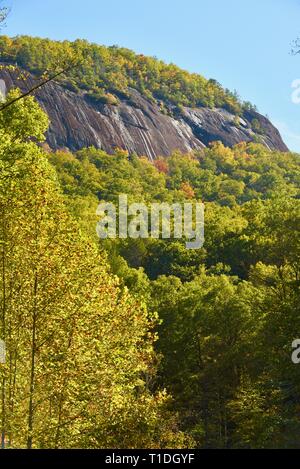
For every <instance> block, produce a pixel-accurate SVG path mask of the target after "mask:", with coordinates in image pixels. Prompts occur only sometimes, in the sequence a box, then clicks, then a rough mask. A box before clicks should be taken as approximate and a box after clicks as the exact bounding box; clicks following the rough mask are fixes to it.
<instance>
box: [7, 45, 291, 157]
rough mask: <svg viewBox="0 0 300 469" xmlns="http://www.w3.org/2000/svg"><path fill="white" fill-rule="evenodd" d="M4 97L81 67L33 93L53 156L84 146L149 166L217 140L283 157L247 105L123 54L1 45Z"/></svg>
mask: <svg viewBox="0 0 300 469" xmlns="http://www.w3.org/2000/svg"><path fill="white" fill-rule="evenodd" d="M0 55H1V62H2V65H7V64H14V65H15V64H16V65H17V66H18V67H19V68H21V69H22V70H26V71H27V72H28V76H27V79H26V80H24V79H20V74H19V72H16V71H12V70H11V69H8V68H7V67H1V69H0V79H1V80H2V82H1V89H2V90H3V91H4V90H6V91H7V90H9V89H11V88H12V87H19V88H21V89H22V90H24V91H26V90H27V89H28V87H31V86H34V85H35V84H36V78H37V76H40V75H41V74H42V73H43V72H44V71H45V70H49V69H51V68H53V67H54V65H56V66H57V62H58V61H59V57H64V58H65V59H66V60H68V59H69V60H71V59H73V58H74V57H76V58H77V59H78V58H79V59H80V61H81V65H80V66H78V67H76V68H75V69H73V70H71V71H70V72H69V73H68V74H67V76H65V77H64V78H63V79H60V80H58V81H57V82H52V83H49V84H47V85H46V86H44V87H43V88H42V89H40V90H38V91H37V92H36V98H37V100H38V101H39V103H40V104H41V106H42V107H43V108H44V110H45V111H46V112H47V114H48V115H49V117H50V121H51V125H50V128H49V131H48V134H47V142H48V144H49V146H50V147H51V148H52V149H61V148H68V149H70V150H73V151H74V150H78V149H81V148H83V147H87V146H95V147H97V148H102V149H104V150H105V151H107V152H108V153H112V152H113V151H114V149H115V148H116V147H118V148H123V149H126V150H128V151H129V152H130V153H136V154H138V155H146V156H148V158H150V159H154V158H155V157H157V156H159V155H166V156H168V155H170V154H171V153H172V152H173V151H174V150H181V151H183V152H187V151H190V150H192V149H198V148H203V147H205V146H208V145H209V144H210V143H211V142H213V141H216V140H219V141H222V142H223V143H224V144H225V145H227V146H230V147H231V146H233V145H235V144H237V143H239V142H242V141H246V142H249V141H255V142H260V143H262V144H264V145H265V146H266V147H268V148H269V149H271V150H280V151H283V152H284V151H288V148H287V147H286V145H285V144H284V142H283V141H282V138H281V136H280V134H279V132H278V130H277V129H276V128H275V127H274V126H273V125H272V124H271V122H270V121H269V120H268V119H267V118H266V117H264V116H262V115H260V114H259V113H258V112H257V110H256V109H255V108H254V107H253V106H251V105H250V104H249V103H242V102H241V101H240V100H239V98H238V97H237V96H236V95H235V94H233V93H231V92H230V91H229V90H224V89H223V88H222V87H221V85H220V84H219V83H218V82H216V81H215V80H206V79H205V78H204V77H202V76H201V75H196V74H189V73H188V72H185V71H183V70H181V69H180V68H178V67H176V66H175V65H172V64H171V65H166V64H164V63H163V62H161V61H158V60H157V59H155V58H151V57H144V56H142V55H136V54H134V53H133V52H132V51H129V50H127V49H121V48H118V47H110V48H106V47H103V46H97V45H95V44H89V43H87V42H86V41H75V42H73V43H71V42H68V41H64V42H56V41H50V40H48V39H38V38H30V37H17V38H14V39H10V38H7V37H5V36H2V37H1V38H0Z"/></svg>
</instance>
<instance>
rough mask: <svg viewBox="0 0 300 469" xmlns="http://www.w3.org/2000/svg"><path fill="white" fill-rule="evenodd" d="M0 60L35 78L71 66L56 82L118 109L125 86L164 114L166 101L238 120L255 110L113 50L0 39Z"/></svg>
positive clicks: (81, 43) (191, 77) (172, 70)
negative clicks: (221, 111) (219, 111)
mask: <svg viewBox="0 0 300 469" xmlns="http://www.w3.org/2000/svg"><path fill="white" fill-rule="evenodd" d="M0 56H1V61H2V62H3V63H6V62H8V63H12V64H14V65H17V66H18V67H21V68H23V69H25V70H28V71H30V72H32V73H34V74H35V75H43V74H44V73H45V71H49V70H54V69H56V68H57V67H59V66H62V67H64V66H65V65H66V64H67V63H68V64H70V63H73V64H74V65H75V64H76V66H74V67H73V68H72V69H71V70H69V71H68V73H67V75H65V76H64V77H63V78H61V83H62V84H63V85H64V86H65V87H67V88H68V89H70V90H72V91H76V92H82V93H84V94H86V95H87V97H89V98H90V99H92V100H95V101H99V102H105V103H109V104H113V105H117V104H118V98H120V97H123V98H126V97H128V98H129V94H128V87H132V88H135V89H137V90H138V91H140V92H141V93H142V94H143V95H144V96H146V97H147V98H148V99H150V100H155V101H159V102H160V105H161V107H162V111H164V112H168V110H167V109H166V108H165V106H164V103H165V102H166V101H168V102H169V103H171V104H173V105H174V106H176V107H177V108H179V109H180V107H181V106H191V107H193V106H198V107H199V106H206V107H220V108H224V109H227V110H228V111H231V112H233V113H234V114H237V115H238V114H242V112H243V110H245V109H249V108H254V107H253V106H252V105H251V104H250V103H248V102H245V103H243V102H241V100H240V98H239V96H238V95H237V93H236V92H234V93H232V92H231V91H230V90H228V89H226V90H224V89H223V88H222V86H221V85H220V84H219V83H218V82H217V81H216V80H214V79H210V80H207V79H206V78H204V77H203V76H201V75H199V74H196V73H193V74H191V73H189V72H186V71H184V70H182V69H180V68H179V67H177V66H176V65H174V64H165V63H164V62H163V61H161V60H158V59H156V58H155V57H154V58H153V57H147V56H144V55H142V54H139V55H138V54H136V53H134V52H133V51H131V50H129V49H125V48H121V47H118V46H112V47H105V46H100V45H98V44H90V43H89V42H88V41H85V40H77V41H74V42H69V41H62V42H59V41H52V40H50V39H40V38H32V37H29V36H18V37H16V38H9V37H6V36H0Z"/></svg>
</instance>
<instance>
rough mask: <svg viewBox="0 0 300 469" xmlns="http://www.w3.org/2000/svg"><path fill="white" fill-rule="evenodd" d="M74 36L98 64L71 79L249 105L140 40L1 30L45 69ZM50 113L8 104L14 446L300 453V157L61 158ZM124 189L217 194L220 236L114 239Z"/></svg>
mask: <svg viewBox="0 0 300 469" xmlns="http://www.w3.org/2000/svg"><path fill="white" fill-rule="evenodd" d="M62 46H63V47H64V50H66V48H69V50H70V57H71V56H72V54H73V53H74V50H75V51H76V54H79V52H80V54H82V55H84V56H85V60H86V63H85V65H84V66H82V70H79V74H75V72H74V77H72V73H71V76H68V78H64V80H65V86H72V87H75V88H76V89H77V88H80V89H81V90H82V91H84V90H86V92H88V93H90V92H91V93H93V94H97V93H98V94H101V93H102V95H103V96H104V95H105V96H106V97H107V93H112V91H113V90H114V93H115V94H113V96H115V97H117V96H118V93H120V92H126V89H125V88H124V86H125V85H126V86H125V87H127V86H136V87H137V88H138V89H140V90H142V91H143V92H144V93H145V94H147V96H148V97H149V99H150V98H153V99H157V98H164V99H168V100H171V101H172V100H173V102H174V104H176V105H182V104H183V105H212V106H213V105H218V106H221V107H222V106H223V107H226V108H228V107H230V108H232V107H236V108H237V109H236V112H240V111H239V110H240V109H241V107H242V104H241V103H240V102H239V101H238V100H237V99H236V98H235V97H234V96H233V95H232V94H230V93H228V92H226V91H224V90H222V89H221V88H220V87H219V85H218V84H217V83H215V82H212V81H207V80H205V79H204V78H202V77H200V76H198V75H190V74H188V73H187V72H183V71H181V70H180V69H178V68H177V67H175V66H173V65H165V64H163V63H162V62H159V61H158V60H156V59H151V58H146V57H143V56H138V55H135V54H133V53H132V52H131V51H128V50H126V49H120V48H117V47H112V48H104V47H100V46H96V45H88V44H87V43H86V42H85V41H76V42H75V43H66V42H65V43H62V44H61V43H57V42H53V41H46V40H43V41H41V40H39V39H32V38H27V37H20V38H16V39H9V38H5V37H2V38H1V43H0V50H1V55H2V57H4V59H3V60H7V61H9V62H12V61H15V62H16V63H17V64H18V65H19V66H24V65H25V64H26V68H27V69H29V70H31V71H34V72H39V73H41V72H42V71H45V70H46V69H48V68H50V67H51V65H52V61H55V60H56V59H57V57H58V56H60V54H61V49H60V47H62ZM92 64H93V65H92ZM143 65H144V66H143ZM79 68H80V67H79ZM17 96H18V91H16V90H14V91H11V93H10V95H9V96H8V98H7V99H8V100H12V99H14V98H15V97H17ZM98 97H99V96H98ZM97 99H98V98H97ZM99 99H100V98H99ZM111 99H112V98H111ZM48 124H49V122H48V118H47V116H46V115H45V114H44V113H43V111H42V110H41V109H40V108H39V106H38V104H37V103H36V101H35V100H34V98H32V97H29V98H28V97H27V98H25V99H22V100H20V101H17V102H16V103H15V104H13V105H11V106H9V107H8V108H6V109H5V110H4V111H2V112H0V211H1V218H0V244H1V253H0V261H1V262H0V265H1V275H0V300H1V325H0V337H1V338H2V339H3V340H4V341H5V343H6V356H7V360H6V364H0V378H1V382H0V386H1V395H0V398H1V405H0V424H1V435H2V446H6V447H13V448H18V447H27V448H78V447H80V448H112V447H114V448H146V447H148V448H176V447H178V448H179V447H181V448H191V447H197V448H280V447H283V448H295V447H296V448H299V447H300V442H299V437H298V435H299V431H300V414H299V410H300V374H299V366H300V365H299V366H296V365H294V364H293V363H292V360H291V354H292V342H293V340H294V339H296V338H299V331H300V314H299V313H300V288H299V286H300V259H299V257H300V249H299V242H300V239H299V227H300V169H299V155H298V154H293V153H279V152H271V151H269V150H268V149H266V148H265V147H263V146H262V145H259V144H254V143H251V144H244V143H241V144H239V145H237V146H236V147H234V148H232V149H229V148H226V147H224V146H223V145H222V144H221V143H218V142H216V143H214V144H213V145H212V146H211V147H210V148H207V149H204V150H201V151H197V152H194V153H190V154H186V155H185V154H181V153H179V152H174V154H173V155H171V156H170V157H168V158H158V159H157V160H156V161H155V162H153V163H152V162H150V161H148V159H147V158H143V157H138V156H137V155H134V154H128V152H126V151H124V150H122V149H119V150H116V151H115V154H114V155H108V154H106V153H104V152H103V151H101V150H97V149H95V148H87V149H83V150H81V151H79V152H77V153H76V154H72V153H70V152H67V151H59V152H56V153H53V152H51V151H45V150H43V148H42V146H41V143H42V142H43V141H44V140H45V132H46V130H47V127H48ZM119 194H128V197H129V201H130V202H134V201H137V202H142V201H143V202H145V203H147V204H150V203H151V202H154V201H155V202H181V201H182V202H184V201H194V202H196V201H202V202H204V204H205V244H204V247H203V248H201V249H198V250H187V249H186V247H185V240H174V239H170V240H159V239H136V240H132V239H127V240H118V239H117V240H105V241H104V240H99V239H98V238H97V236H96V230H95V228H96V222H97V216H96V208H97V205H98V203H99V201H117V197H118V195H119Z"/></svg>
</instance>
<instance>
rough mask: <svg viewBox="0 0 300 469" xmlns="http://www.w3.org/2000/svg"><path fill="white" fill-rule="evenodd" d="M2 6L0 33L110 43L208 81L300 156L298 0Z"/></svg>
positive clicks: (25, 0)
mask: <svg viewBox="0 0 300 469" xmlns="http://www.w3.org/2000/svg"><path fill="white" fill-rule="evenodd" d="M2 3H3V4H5V5H9V6H10V7H11V13H10V15H9V17H8V20H7V25H6V27H5V29H4V30H3V31H2V34H6V35H8V36H17V35H24V34H26V35H31V36H39V37H48V38H51V39H57V40H63V39H69V40H74V39H77V38H84V39H87V40H89V41H91V42H95V43H98V44H104V45H114V44H115V45H119V46H123V47H128V48H130V49H132V50H134V51H136V52H138V53H143V54H144V55H151V56H156V57H158V58H159V59H162V60H164V61H165V62H172V63H175V64H177V65H178V66H180V67H181V68H184V69H186V70H188V71H190V72H196V73H200V74H202V75H204V76H205V77H206V78H214V79H216V80H218V81H219V82H220V83H221V84H222V85H223V86H224V87H226V88H229V89H231V90H237V92H238V93H239V95H240V96H241V98H242V99H243V100H245V101H251V102H252V103H253V104H256V105H257V107H258V109H259V111H260V112H261V113H262V114H266V115H268V116H269V118H270V119H271V120H272V122H273V123H274V124H275V125H276V127H277V128H278V129H279V130H280V132H281V134H282V137H283V139H284V141H285V142H286V144H287V145H288V147H289V148H290V150H292V151H298V152H300V54H299V55H296V56H293V55H292V54H291V48H292V43H293V40H295V39H296V38H297V37H300V0H251V1H246V0H243V1H242V0H105V1H104V0H84V1H83V0H42V1H41V0H2ZM297 80H299V81H298V82H297ZM292 84H294V88H292ZM298 90H299V92H298ZM293 93H294V94H293Z"/></svg>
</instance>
